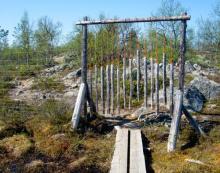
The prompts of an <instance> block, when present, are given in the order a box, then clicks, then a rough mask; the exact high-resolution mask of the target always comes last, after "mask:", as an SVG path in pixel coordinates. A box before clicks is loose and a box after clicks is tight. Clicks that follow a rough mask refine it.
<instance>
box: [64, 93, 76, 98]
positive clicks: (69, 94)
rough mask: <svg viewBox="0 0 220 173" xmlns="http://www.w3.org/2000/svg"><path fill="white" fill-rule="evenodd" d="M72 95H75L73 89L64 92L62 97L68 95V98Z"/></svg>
mask: <svg viewBox="0 0 220 173" xmlns="http://www.w3.org/2000/svg"><path fill="white" fill-rule="evenodd" d="M73 96H75V92H73V91H68V92H66V93H64V95H63V97H65V98H66V97H68V98H72V97H73Z"/></svg>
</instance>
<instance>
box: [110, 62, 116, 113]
mask: <svg viewBox="0 0 220 173" xmlns="http://www.w3.org/2000/svg"><path fill="white" fill-rule="evenodd" d="M114 76H115V75H114V65H113V64H111V111H112V113H114V109H115V104H114V98H115V97H114V91H115V88H114V84H115V82H114Z"/></svg>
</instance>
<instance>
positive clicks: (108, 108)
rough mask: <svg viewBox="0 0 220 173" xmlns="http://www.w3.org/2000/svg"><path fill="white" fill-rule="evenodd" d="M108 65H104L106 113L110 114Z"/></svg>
mask: <svg viewBox="0 0 220 173" xmlns="http://www.w3.org/2000/svg"><path fill="white" fill-rule="evenodd" d="M109 72H110V71H109V65H107V66H106V113H107V114H110V73H109Z"/></svg>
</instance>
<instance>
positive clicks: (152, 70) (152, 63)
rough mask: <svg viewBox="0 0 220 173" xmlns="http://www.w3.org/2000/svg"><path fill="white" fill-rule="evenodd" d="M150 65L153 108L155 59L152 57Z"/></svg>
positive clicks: (152, 103) (152, 102)
mask: <svg viewBox="0 0 220 173" xmlns="http://www.w3.org/2000/svg"><path fill="white" fill-rule="evenodd" d="M150 65H151V87H150V88H151V109H153V105H154V59H153V58H151V59H150Z"/></svg>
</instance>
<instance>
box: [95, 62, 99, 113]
mask: <svg viewBox="0 0 220 173" xmlns="http://www.w3.org/2000/svg"><path fill="white" fill-rule="evenodd" d="M95 97H96V98H95V105H96V111H97V112H98V110H99V109H98V105H99V95H98V69H97V65H95Z"/></svg>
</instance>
